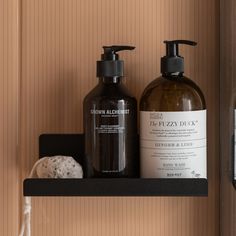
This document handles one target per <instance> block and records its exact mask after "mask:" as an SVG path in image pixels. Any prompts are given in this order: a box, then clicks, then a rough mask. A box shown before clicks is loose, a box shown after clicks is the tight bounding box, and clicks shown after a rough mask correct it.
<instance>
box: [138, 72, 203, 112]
mask: <svg viewBox="0 0 236 236" xmlns="http://www.w3.org/2000/svg"><path fill="white" fill-rule="evenodd" d="M205 108H206V104H205V99H204V95H203V93H202V91H201V89H200V88H199V87H198V86H197V84H196V83H194V82H193V81H192V80H190V79H189V78H187V77H185V76H182V77H177V76H176V77H169V78H168V77H159V78H157V79H155V80H153V81H152V82H151V83H150V84H149V85H148V86H147V87H146V88H145V90H144V92H143V94H142V96H141V101H140V109H141V110H158V111H159V110H160V111H192V110H202V109H205Z"/></svg>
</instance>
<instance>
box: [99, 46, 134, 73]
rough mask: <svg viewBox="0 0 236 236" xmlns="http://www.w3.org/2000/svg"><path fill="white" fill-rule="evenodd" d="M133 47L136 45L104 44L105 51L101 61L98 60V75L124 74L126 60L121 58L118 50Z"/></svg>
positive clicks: (131, 48)
mask: <svg viewBox="0 0 236 236" xmlns="http://www.w3.org/2000/svg"><path fill="white" fill-rule="evenodd" d="M133 49H135V47H132V46H123V45H113V46H103V50H104V53H103V54H102V55H101V61H97V77H114V76H117V77H119V76H123V75H124V72H123V71H124V69H123V68H124V62H123V61H122V60H119V55H118V54H117V52H119V51H123V50H133Z"/></svg>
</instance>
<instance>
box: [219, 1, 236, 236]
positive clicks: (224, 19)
mask: <svg viewBox="0 0 236 236" xmlns="http://www.w3.org/2000/svg"><path fill="white" fill-rule="evenodd" d="M220 9H221V22H220V29H221V34H220V35H221V38H220V41H221V45H220V54H221V61H220V64H221V75H220V88H221V91H220V94H221V107H220V114H221V122H220V124H221V127H220V129H221V130H220V137H221V146H220V147H221V188H220V194H221V203H220V218H221V235H222V236H224V235H228V236H234V235H236V227H235V221H236V190H235V189H234V187H233V185H232V175H233V174H232V170H233V161H232V160H233V155H234V153H233V148H232V147H233V143H234V140H233V137H234V114H233V109H235V101H236V80H235V75H236V68H235V63H236V56H235V53H236V47H235V40H236V33H235V23H236V13H235V11H236V4H235V2H234V1H232V0H226V1H223V0H221V1H220ZM234 138H235V137H234Z"/></svg>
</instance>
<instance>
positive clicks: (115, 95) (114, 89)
mask: <svg viewBox="0 0 236 236" xmlns="http://www.w3.org/2000/svg"><path fill="white" fill-rule="evenodd" d="M99 100H103V101H104V100H130V101H134V102H135V101H136V98H135V97H134V96H132V94H131V93H130V92H129V90H128V89H127V88H126V87H125V86H124V85H123V84H122V83H119V84H98V85H97V86H96V87H95V88H93V89H92V90H91V91H90V92H89V93H88V94H87V95H86V96H85V98H84V102H88V101H99Z"/></svg>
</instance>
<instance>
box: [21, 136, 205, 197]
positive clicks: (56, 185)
mask: <svg viewBox="0 0 236 236" xmlns="http://www.w3.org/2000/svg"><path fill="white" fill-rule="evenodd" d="M53 155H69V156H72V157H73V158H74V159H75V160H76V161H78V162H79V163H80V164H81V165H83V156H84V139H83V135H82V134H44V135H41V136H40V138H39V156H40V157H44V156H53ZM207 195H208V181H207V179H144V178H109V179H102V178H101V179H94V178H84V179H25V180H24V196H207Z"/></svg>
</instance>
